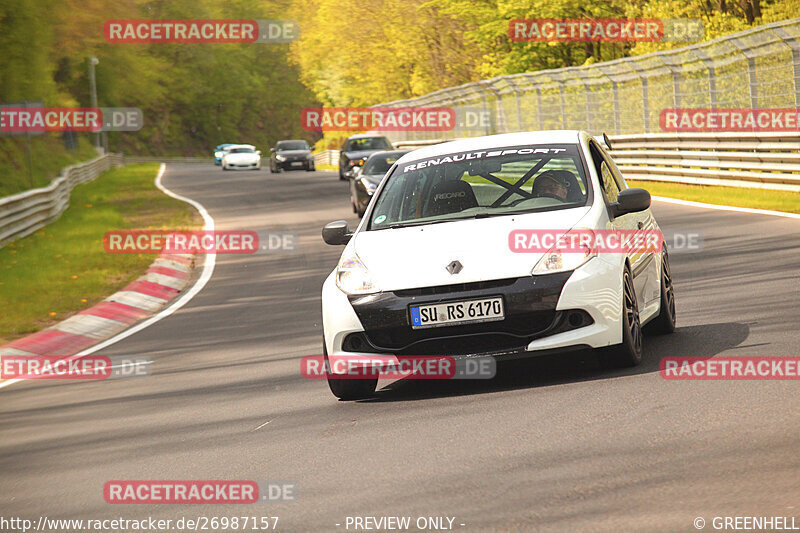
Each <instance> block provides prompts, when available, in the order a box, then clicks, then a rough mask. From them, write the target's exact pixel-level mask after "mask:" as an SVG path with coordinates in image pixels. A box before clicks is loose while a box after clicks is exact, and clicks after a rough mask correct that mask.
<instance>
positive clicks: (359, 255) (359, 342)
mask: <svg viewBox="0 0 800 533" xmlns="http://www.w3.org/2000/svg"><path fill="white" fill-rule="evenodd" d="M649 206H650V194H649V193H648V192H647V191H645V190H643V189H634V188H628V186H627V185H626V183H625V180H624V179H623V177H622V175H621V174H620V172H619V170H618V169H617V166H616V165H615V164H614V162H613V161H612V160H611V158H610V157H609V155H608V154H607V153H606V151H605V150H604V149H603V147H602V146H601V145H600V144H599V143H598V142H597V141H596V140H595V139H593V138H592V137H591V136H590V135H589V134H587V133H585V132H579V131H542V132H526V133H511V134H503V135H494V136H489V137H480V138H473V139H466V140H460V141H454V142H448V143H443V144H438V145H435V146H429V147H426V148H421V149H419V150H415V151H413V152H410V153H408V154H406V155H404V156H403V157H402V158H400V159H399V160H397V162H396V163H395V164H394V165H393V166H392V168H391V169H390V170H389V171H388V173H387V174H386V177H385V178H384V180H383V181H382V182H381V184H380V186H379V187H378V189H377V191H376V192H375V194H374V196H373V199H372V201H371V202H370V204H369V206H368V207H367V210H366V213H365V215H364V218H363V220H362V221H361V223H360V224H359V226H358V228H357V229H356V230H355V231H350V230H349V229H348V227H347V223H346V222H345V221H343V220H340V221H336V222H332V223H330V224H328V225H326V226H325V228H324V229H323V231H322V236H323V239H324V240H325V242H327V243H328V244H333V245H342V244H344V245H346V246H345V248H344V252H343V253H342V256H341V259H340V261H339V264H338V266H337V267H336V269H335V270H334V271H333V272H332V273H331V274H330V276H328V278H327V279H326V280H325V283H324V285H323V288H322V319H323V320H322V324H323V337H324V346H323V351H324V354H325V356H326V357H328V356H329V355H336V356H347V355H349V354H352V355H354V356H355V355H358V354H380V355H381V356H395V357H403V356H413V355H419V356H431V355H443V356H453V357H476V356H493V357H497V358H507V357H520V356H529V355H536V354H543V353H553V352H558V351H564V350H571V349H576V348H587V347H588V348H595V349H598V351H599V354H600V357H601V360H602V361H603V362H604V363H605V364H606V365H609V366H631V365H636V364H639V363H640V362H641V359H642V327H643V326H644V325H645V324H647V323H650V324H649V325H648V329H650V330H653V331H654V332H662V333H668V332H672V331H673V330H674V329H675V297H674V292H673V286H672V278H671V275H670V269H669V261H668V257H667V250H666V247H665V246H664V245H663V240H660V241H658V243H657V245H656V246H657V247H653V246H651V247H650V248H649V249H648V248H646V247H635V246H629V247H627V248H624V250H623V251H619V250H620V249H616V250H615V249H608V248H607V247H602V246H601V247H598V244H597V243H598V242H601V241H595V240H590V239H587V240H583V239H580V240H577V241H573V243H575V242H577V246H576V247H573V248H564V247H563V246H556V245H555V244H554V241H553V239H552V238H551V239H550V240H547V239H546V237H547V236H548V234H551V235H561V236H564V235H568V234H569V233H570V232H578V233H581V234H585V233H586V232H590V233H593V234H594V233H596V234H598V235H599V234H603V235H612V236H613V235H614V234H615V233H618V234H626V235H628V236H635V235H637V233H648V232H649V234H654V233H656V234H658V235H660V230H659V227H658V225H657V223H656V221H655V219H654V218H653V215H652V213H651V212H650V209H649ZM519 235H522V237H519ZM534 237H535V238H534ZM539 238H541V239H539ZM533 241H536V245H535V246H528V244H530V243H531V242H533ZM559 242H560V241H559ZM630 242H632V241H630ZM647 242H648V243H650V244H651V245H652V242H650V240H648V241H647ZM562 244H563V243H562ZM564 250H566V251H564ZM328 383H329V385H330V387H331V390H332V392H333V393H334V395H336V396H337V397H339V398H342V399H357V398H363V397H368V396H370V395H372V394H373V393H374V391H375V388H376V386H377V377H375V378H371V379H346V378H345V376H342V375H338V374H336V373H334V370H331V369H330V367H329V370H328Z"/></svg>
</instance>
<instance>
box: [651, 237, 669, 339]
mask: <svg viewBox="0 0 800 533" xmlns="http://www.w3.org/2000/svg"><path fill="white" fill-rule="evenodd" d="M675 322H676V313H675V289H674V287H673V286H672V272H671V271H670V269H669V256H668V255H667V249H666V248H664V251H663V252H661V309H660V311H659V313H658V316H657V317H655V318H654V319H653V320H652V322H650V323H649V324H647V325H646V326H645V332H646V333H654V334H656V335H663V334H666V333H672V332H674V331H675Z"/></svg>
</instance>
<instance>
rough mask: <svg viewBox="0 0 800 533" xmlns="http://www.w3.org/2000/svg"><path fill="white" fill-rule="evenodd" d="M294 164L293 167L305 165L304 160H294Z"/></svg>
mask: <svg viewBox="0 0 800 533" xmlns="http://www.w3.org/2000/svg"><path fill="white" fill-rule="evenodd" d="M292 166H293V167H302V166H303V162H302V161H292Z"/></svg>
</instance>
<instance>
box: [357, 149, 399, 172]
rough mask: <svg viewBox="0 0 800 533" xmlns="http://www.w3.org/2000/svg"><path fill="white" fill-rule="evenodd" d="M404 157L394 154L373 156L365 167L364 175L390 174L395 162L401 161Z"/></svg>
mask: <svg viewBox="0 0 800 533" xmlns="http://www.w3.org/2000/svg"><path fill="white" fill-rule="evenodd" d="M376 155H377V154H376ZM402 156H403V154H392V155H388V156H381V157H375V156H372V157H370V158H369V159H368V160H367V163H366V164H365V165H364V170H363V172H362V174H386V173H387V172H389V169H390V168H392V165H394V163H395V161H397V160H398V159H400V157H402Z"/></svg>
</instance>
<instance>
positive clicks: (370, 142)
mask: <svg viewBox="0 0 800 533" xmlns="http://www.w3.org/2000/svg"><path fill="white" fill-rule="evenodd" d="M393 149H394V147H393V146H392V143H390V142H389V139H387V138H386V137H383V136H381V135H369V134H367V133H360V134H358V135H353V136H351V137H348V138H347V140H346V141H345V142H344V144H343V145H342V150H341V152H340V153H339V179H340V180H345V179H347V178H349V177H350V176H346V175H345V174H346V173H347V172H351V171H352V170H353V169H354V168H355V167H360V166H361V165H363V164H364V162H365V161H366V160H367V158H368V157H369V156H370V155H372V154H374V153H375V152H380V151H383V150H393Z"/></svg>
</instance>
